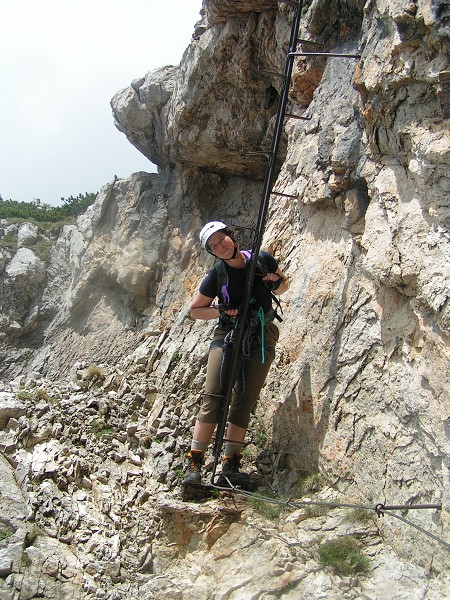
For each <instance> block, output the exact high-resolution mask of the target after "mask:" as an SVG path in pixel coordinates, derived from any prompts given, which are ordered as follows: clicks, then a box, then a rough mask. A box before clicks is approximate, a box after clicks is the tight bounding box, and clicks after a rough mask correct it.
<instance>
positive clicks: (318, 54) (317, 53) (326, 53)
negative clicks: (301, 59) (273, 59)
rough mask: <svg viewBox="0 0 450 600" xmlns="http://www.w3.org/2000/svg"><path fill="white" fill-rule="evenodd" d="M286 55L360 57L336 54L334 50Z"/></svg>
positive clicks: (357, 55)
mask: <svg viewBox="0 0 450 600" xmlns="http://www.w3.org/2000/svg"><path fill="white" fill-rule="evenodd" d="M288 56H319V57H320V56H322V57H324V58H361V55H360V54H337V53H334V52H289V54H288Z"/></svg>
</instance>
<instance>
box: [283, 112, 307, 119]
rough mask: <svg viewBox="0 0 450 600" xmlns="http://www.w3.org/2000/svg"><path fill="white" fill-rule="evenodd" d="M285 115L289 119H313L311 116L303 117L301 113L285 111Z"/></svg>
mask: <svg viewBox="0 0 450 600" xmlns="http://www.w3.org/2000/svg"><path fill="white" fill-rule="evenodd" d="M284 116H285V117H287V118H288V119H301V120H302V121H311V117H301V116H300V115H291V114H290V113H284Z"/></svg>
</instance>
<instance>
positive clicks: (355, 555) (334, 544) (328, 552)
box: [318, 535, 370, 575]
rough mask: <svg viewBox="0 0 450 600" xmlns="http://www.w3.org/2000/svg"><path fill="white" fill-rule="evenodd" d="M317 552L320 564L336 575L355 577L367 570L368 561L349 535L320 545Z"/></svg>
mask: <svg viewBox="0 0 450 600" xmlns="http://www.w3.org/2000/svg"><path fill="white" fill-rule="evenodd" d="M318 551H319V559H320V564H321V565H322V566H323V567H330V568H331V569H332V571H333V573H335V574H336V575H356V574H357V573H365V572H366V571H367V570H368V569H369V565H370V563H369V559H368V558H367V557H366V556H364V555H363V554H361V552H360V550H359V548H358V544H357V542H356V540H355V539H354V538H353V537H351V536H349V535H346V536H343V537H341V538H338V539H336V540H331V541H329V542H325V543H323V544H321V545H320V546H319V550H318Z"/></svg>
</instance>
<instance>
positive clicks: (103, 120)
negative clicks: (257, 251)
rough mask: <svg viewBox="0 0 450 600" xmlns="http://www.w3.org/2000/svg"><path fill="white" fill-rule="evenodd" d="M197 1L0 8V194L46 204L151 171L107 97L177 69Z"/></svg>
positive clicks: (98, 0)
mask: <svg viewBox="0 0 450 600" xmlns="http://www.w3.org/2000/svg"><path fill="white" fill-rule="evenodd" d="M201 6H202V0H0V194H1V195H2V197H3V199H4V200H7V199H12V200H19V201H25V202H29V201H31V200H32V199H33V198H40V199H41V201H42V202H47V203H49V204H58V203H60V199H61V197H64V198H68V197H69V196H71V195H72V196H77V195H78V194H79V193H82V194H84V193H85V192H97V191H98V190H99V189H100V188H101V186H102V185H104V184H106V183H108V182H109V181H111V180H112V178H113V177H114V175H117V176H118V177H121V178H122V177H128V176H129V175H131V173H134V172H136V171H156V168H155V167H154V165H152V164H151V163H150V162H149V161H148V159H146V158H145V157H144V156H143V155H142V154H141V153H140V152H139V151H138V150H136V148H134V146H132V145H131V144H130V143H129V142H128V140H127V139H126V137H125V135H124V134H123V133H120V132H119V131H118V130H117V129H116V127H115V126H114V121H113V117H112V113H111V108H110V100H111V98H112V96H114V94H115V93H116V92H118V91H119V90H121V89H123V88H125V87H128V86H129V85H130V83H131V81H132V80H133V79H136V78H138V77H142V76H143V75H145V73H147V71H151V70H153V69H155V68H157V67H161V66H164V65H170V64H171V65H177V64H179V62H180V60H181V57H182V55H183V52H184V50H185V49H186V47H187V46H188V45H189V43H190V39H191V35H192V33H193V31H194V25H195V23H196V22H197V21H198V20H199V19H200V15H199V13H200V9H201Z"/></svg>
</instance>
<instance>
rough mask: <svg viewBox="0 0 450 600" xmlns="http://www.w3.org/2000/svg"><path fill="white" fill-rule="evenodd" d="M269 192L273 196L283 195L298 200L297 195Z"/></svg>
mask: <svg viewBox="0 0 450 600" xmlns="http://www.w3.org/2000/svg"><path fill="white" fill-rule="evenodd" d="M270 193H271V194H273V195H274V196H283V197H284V198H295V200H298V196H293V195H292V194H283V193H282V192H270Z"/></svg>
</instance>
